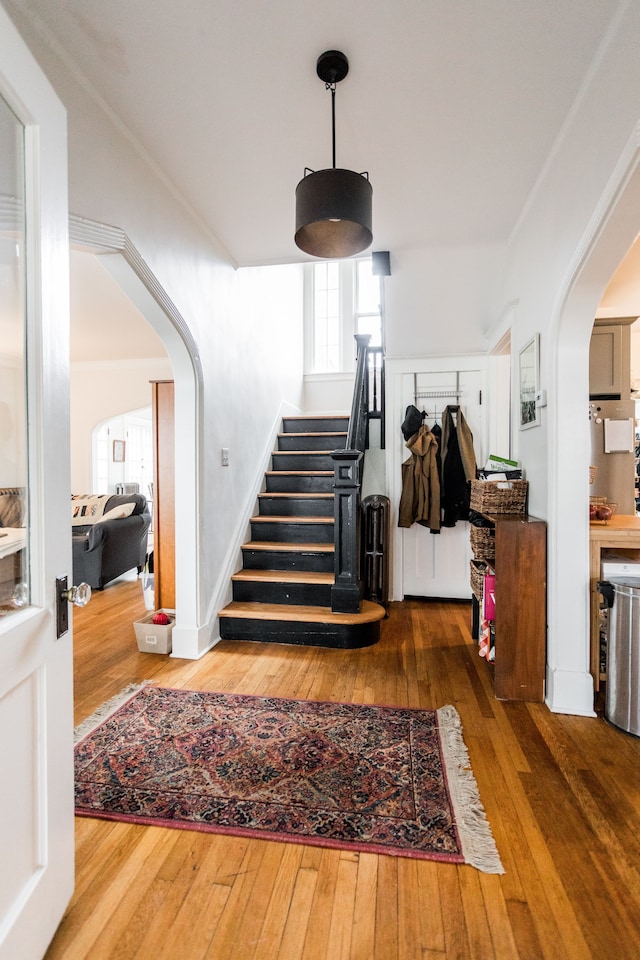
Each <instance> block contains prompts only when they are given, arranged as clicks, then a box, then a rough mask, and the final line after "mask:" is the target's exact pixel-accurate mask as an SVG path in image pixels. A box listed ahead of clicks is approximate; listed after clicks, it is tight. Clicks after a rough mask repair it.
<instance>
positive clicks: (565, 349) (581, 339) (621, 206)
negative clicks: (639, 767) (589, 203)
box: [546, 122, 640, 716]
mask: <svg viewBox="0 0 640 960" xmlns="http://www.w3.org/2000/svg"><path fill="white" fill-rule="evenodd" d="M639 226H640V122H639V123H638V124H637V125H636V128H635V129H634V131H633V133H632V135H631V137H630V138H629V140H628V141H627V144H626V146H625V148H624V150H623V151H622V154H621V156H620V158H619V161H618V163H617V165H616V168H615V170H614V172H613V174H612V176H611V178H610V180H609V183H608V185H607V189H606V190H605V191H604V192H603V194H602V196H601V198H600V202H599V204H598V206H597V207H596V209H595V211H594V213H593V215H592V217H591V219H590V222H589V224H588V226H587V228H586V230H585V232H584V234H583V236H582V238H581V240H580V243H579V244H578V246H577V248H576V252H575V254H574V257H573V262H572V264H571V265H570V268H569V269H568V270H567V274H566V282H565V284H564V286H563V289H562V291H561V295H560V296H559V298H558V303H557V307H556V309H555V311H554V315H553V318H552V323H551V327H550V331H549V338H550V341H551V343H550V349H549V356H550V357H552V358H553V360H554V362H553V363H551V364H550V370H549V372H548V376H549V391H548V392H549V397H550V399H552V400H553V403H550V404H549V408H548V410H549V445H548V449H549V457H548V463H547V471H548V474H547V475H548V489H549V516H548V531H549V543H548V557H549V560H548V568H549V569H548V581H547V582H548V637H547V684H546V691H547V692H546V702H547V705H548V706H549V709H551V710H553V711H554V712H556V713H569V714H578V715H583V716H595V713H594V710H593V696H594V694H593V678H592V676H591V673H590V614H589V611H590V574H589V511H588V503H589V479H588V474H589V471H588V467H589V459H590V457H589V429H588V419H587V415H586V413H587V404H588V397H589V383H588V380H589V376H588V371H589V342H590V339H591V330H592V328H593V319H594V317H595V315H596V311H597V309H598V305H599V303H600V300H601V298H602V294H603V293H604V291H605V289H606V287H607V284H608V283H609V281H610V279H611V277H612V276H613V274H614V273H615V271H616V269H617V267H618V266H619V264H620V262H621V261H622V259H623V257H624V256H625V254H626V253H627V251H628V250H629V248H630V247H631V245H632V244H633V242H634V240H635V239H636V237H637V235H638V229H639Z"/></svg>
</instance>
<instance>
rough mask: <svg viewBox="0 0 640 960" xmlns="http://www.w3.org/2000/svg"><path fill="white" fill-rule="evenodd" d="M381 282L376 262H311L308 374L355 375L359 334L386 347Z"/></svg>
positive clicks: (308, 274) (307, 299) (308, 269)
mask: <svg viewBox="0 0 640 960" xmlns="http://www.w3.org/2000/svg"><path fill="white" fill-rule="evenodd" d="M381 299H382V297H381V287H380V278H379V277H377V276H374V274H373V272H372V269H371V258H369V257H367V258H363V259H358V260H332V261H326V262H325V261H323V262H321V263H310V264H308V265H307V267H306V268H305V331H306V336H305V344H306V372H307V373H311V374H313V373H319V374H322V373H341V372H349V371H351V370H353V368H354V365H355V354H356V345H355V341H354V339H353V338H354V335H355V334H356V333H360V334H362V333H365V334H367V333H368V334H369V335H370V336H371V340H370V344H371V346H381V345H382V341H383V336H382V306H381Z"/></svg>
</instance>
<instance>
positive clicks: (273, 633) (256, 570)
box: [219, 417, 385, 649]
mask: <svg viewBox="0 0 640 960" xmlns="http://www.w3.org/2000/svg"><path fill="white" fill-rule="evenodd" d="M348 423H349V418H348V417H286V418H285V419H284V420H283V423H282V433H280V434H279V435H278V449H277V450H275V451H274V452H273V454H272V457H271V461H272V464H271V470H269V471H267V473H266V476H265V492H264V493H261V494H259V512H258V515H257V516H255V517H252V519H251V540H250V542H249V543H245V544H244V546H243V547H242V557H243V568H242V570H239V571H238V573H236V574H235V575H234V576H233V578H232V580H233V601H232V603H230V604H228V606H226V607H225V608H224V610H221V611H220V614H219V617H220V636H221V638H222V639H223V640H254V641H259V642H264V641H269V642H271V643H291V644H301V645H307V646H321V647H337V648H342V649H354V648H357V647H366V646H370V645H371V644H373V643H376V642H377V640H378V638H379V635H380V620H381V619H382V618H383V617H384V615H385V610H384V607H382V606H380V605H379V604H376V603H371V602H369V601H367V600H364V601H362V605H361V610H360V613H348V614H347V613H332V612H331V587H332V584H333V582H334V573H333V571H334V495H333V484H334V462H333V460H332V458H331V453H332V451H333V450H339V449H344V447H345V445H346V438H347V432H346V431H347V427H348Z"/></svg>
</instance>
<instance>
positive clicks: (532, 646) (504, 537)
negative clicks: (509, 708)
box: [474, 513, 547, 702]
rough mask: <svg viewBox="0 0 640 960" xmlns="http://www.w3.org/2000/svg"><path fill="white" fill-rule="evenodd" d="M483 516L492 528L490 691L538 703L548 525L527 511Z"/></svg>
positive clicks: (541, 683) (541, 693) (544, 635)
mask: <svg viewBox="0 0 640 960" xmlns="http://www.w3.org/2000/svg"><path fill="white" fill-rule="evenodd" d="M482 516H483V517H484V518H485V520H487V521H489V523H490V525H491V526H492V527H493V531H494V538H495V559H488V561H487V562H488V564H489V565H490V566H491V567H492V568H493V569H494V570H495V621H494V623H495V659H494V661H492V663H493V666H492V669H493V671H494V677H493V688H494V693H495V695H496V697H497V698H498V699H499V700H528V701H534V702H542V701H543V700H544V684H545V669H546V643H547V525H546V523H545V521H544V520H539V519H538V518H537V517H531V516H529V515H528V514H497V513H496V514H482ZM478 559H480V558H478ZM476 605H477V601H475V600H474V606H476Z"/></svg>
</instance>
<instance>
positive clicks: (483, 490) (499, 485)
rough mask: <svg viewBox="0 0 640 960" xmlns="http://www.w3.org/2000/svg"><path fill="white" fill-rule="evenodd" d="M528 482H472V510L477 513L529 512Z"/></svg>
mask: <svg viewBox="0 0 640 960" xmlns="http://www.w3.org/2000/svg"><path fill="white" fill-rule="evenodd" d="M528 488H529V482H528V481H527V480H472V481H471V501H470V504H469V506H470V508H471V510H475V511H476V513H489V514H491V513H517V514H522V513H526V512H527V491H528Z"/></svg>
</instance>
